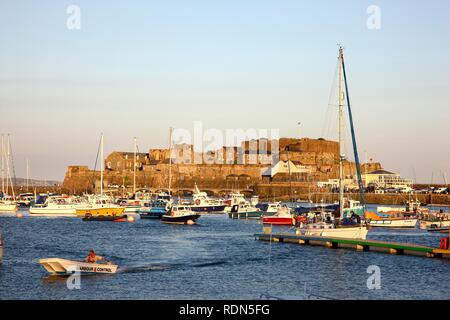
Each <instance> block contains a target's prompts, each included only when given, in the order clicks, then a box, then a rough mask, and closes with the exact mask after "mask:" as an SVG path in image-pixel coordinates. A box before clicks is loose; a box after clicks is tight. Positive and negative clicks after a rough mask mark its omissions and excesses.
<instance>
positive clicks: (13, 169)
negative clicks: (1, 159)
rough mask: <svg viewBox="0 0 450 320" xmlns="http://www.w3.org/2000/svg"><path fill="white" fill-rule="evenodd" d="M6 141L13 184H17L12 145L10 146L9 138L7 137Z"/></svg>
mask: <svg viewBox="0 0 450 320" xmlns="http://www.w3.org/2000/svg"><path fill="white" fill-rule="evenodd" d="M8 143H9V153H10V155H11V166H12V171H13V177H14V185H15V186H17V179H16V169H15V167H14V156H13V151H12V146H11V139H8Z"/></svg>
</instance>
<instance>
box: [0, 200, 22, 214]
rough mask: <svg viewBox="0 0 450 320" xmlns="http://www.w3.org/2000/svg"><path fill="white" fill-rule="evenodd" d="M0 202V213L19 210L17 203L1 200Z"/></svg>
mask: <svg viewBox="0 0 450 320" xmlns="http://www.w3.org/2000/svg"><path fill="white" fill-rule="evenodd" d="M3 199H4V200H0V212H16V211H17V210H18V209H19V205H18V204H17V202H15V201H13V200H8V199H5V198H3Z"/></svg>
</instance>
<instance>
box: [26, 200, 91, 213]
mask: <svg viewBox="0 0 450 320" xmlns="http://www.w3.org/2000/svg"><path fill="white" fill-rule="evenodd" d="M84 206H86V203H85V202H84V201H83V200H82V199H80V198H76V197H68V196H49V197H47V198H46V200H45V202H44V203H43V204H35V205H34V206H31V207H30V210H29V212H30V214H31V215H40V216H61V217H75V216H76V210H77V209H80V208H82V207H84Z"/></svg>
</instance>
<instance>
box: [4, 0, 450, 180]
mask: <svg viewBox="0 0 450 320" xmlns="http://www.w3.org/2000/svg"><path fill="white" fill-rule="evenodd" d="M70 4H77V5H79V6H80V8H81V30H77V31H71V30H68V29H67V28H66V19H67V17H68V15H67V13H66V8H67V6H68V5H70ZM372 4H375V5H378V6H379V7H380V8H381V18H382V20H381V29H380V30H369V29H367V27H366V20H367V18H368V14H367V13H366V8H367V7H368V6H369V5H372ZM449 32H450V2H449V1H447V0H442V1H438V0H435V1H400V0H397V1H361V0H359V1H357V0H355V1H331V0H330V1H308V2H307V1H294V0H291V1H288V0H277V1H275V0H271V1H268V0H266V1H261V0H259V1H256V0H253V1H245V0H239V1H238V0H228V1H211V0H210V1H206V0H204V1H195V0H193V1H182V0H178V1H100V0H97V1H92V0H91V1H87V0H86V1H81V0H73V1H57V0H55V1H21V0H13V1H5V0H1V1H0V39H1V41H2V47H1V50H0V70H1V72H0V108H1V117H0V132H3V133H6V132H8V133H11V135H12V143H13V149H14V150H13V151H14V156H15V164H16V172H17V175H18V176H24V175H25V158H26V157H28V158H29V159H30V163H31V171H32V175H33V177H35V178H47V179H62V178H63V176H64V173H65V169H66V166H67V165H70V164H86V165H89V166H92V165H93V163H94V160H95V156H96V151H97V150H96V149H97V144H98V140H99V134H100V132H102V131H103V132H104V133H105V153H106V154H107V153H108V152H110V151H112V150H132V143H133V142H132V141H133V137H134V136H137V137H138V142H139V146H140V149H141V150H147V149H148V148H150V147H160V146H166V145H167V140H168V137H167V136H168V127H169V126H174V127H183V128H187V129H191V128H192V125H193V121H194V120H202V121H203V124H204V127H205V128H219V129H227V128H243V129H247V128H279V129H280V133H281V135H282V136H298V131H299V130H298V129H299V128H298V126H297V122H298V121H301V122H302V127H301V132H302V135H306V136H309V137H312V138H317V137H320V136H321V135H322V134H323V127H324V123H325V122H326V118H327V110H328V109H329V96H330V88H331V84H332V81H333V76H334V72H335V66H336V57H337V50H338V48H337V46H336V43H342V44H344V46H345V58H346V64H347V72H348V77H349V85H350V97H351V101H352V103H353V109H354V118H355V125H356V130H357V135H358V143H359V149H360V154H361V157H362V158H364V150H367V154H368V157H372V158H373V159H374V160H376V161H380V162H382V164H383V165H384V167H385V168H386V169H388V170H392V171H397V172H400V173H402V174H403V175H404V176H407V177H410V178H414V177H413V170H414V171H415V175H416V177H415V178H416V179H417V180H418V181H419V182H426V183H429V182H430V178H431V173H432V172H434V182H438V181H442V175H443V173H444V172H447V173H448V174H450V147H449V143H448V136H449V133H450V127H449V124H450V90H449V89H450V61H449V59H450V37H449ZM335 137H336V135H334V136H328V137H327V138H335ZM449 178H450V176H449Z"/></svg>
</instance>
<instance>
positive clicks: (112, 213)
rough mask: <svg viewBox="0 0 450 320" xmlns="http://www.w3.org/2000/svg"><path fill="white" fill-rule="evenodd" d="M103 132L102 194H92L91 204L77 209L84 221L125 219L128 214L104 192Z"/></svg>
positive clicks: (89, 199) (101, 141)
mask: <svg viewBox="0 0 450 320" xmlns="http://www.w3.org/2000/svg"><path fill="white" fill-rule="evenodd" d="M103 144H104V142H103V134H102V135H101V140H100V148H101V149H100V152H101V153H100V158H101V161H100V195H94V196H90V197H89V198H88V202H89V204H88V205H86V206H84V207H81V208H77V209H76V215H77V216H78V217H82V218H83V220H84V221H125V220H126V218H127V216H126V215H124V211H125V208H124V207H121V206H119V205H117V204H115V203H114V202H113V200H112V199H111V198H110V197H108V196H106V195H104V194H103V171H104V161H105V160H104V157H103Z"/></svg>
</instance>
